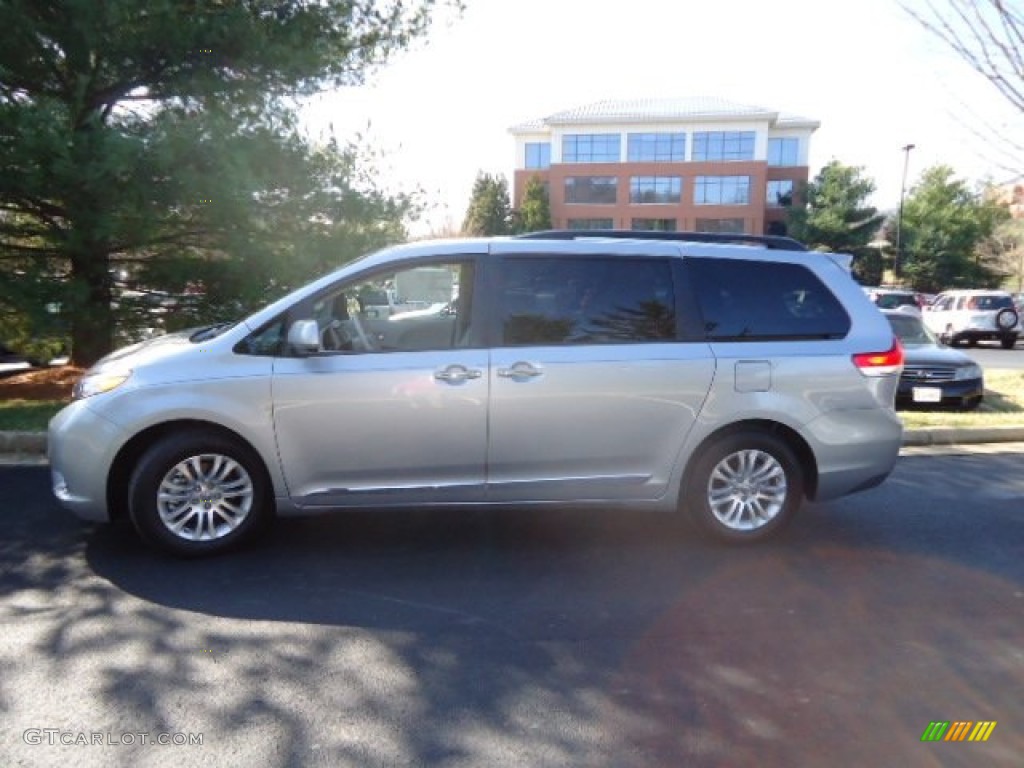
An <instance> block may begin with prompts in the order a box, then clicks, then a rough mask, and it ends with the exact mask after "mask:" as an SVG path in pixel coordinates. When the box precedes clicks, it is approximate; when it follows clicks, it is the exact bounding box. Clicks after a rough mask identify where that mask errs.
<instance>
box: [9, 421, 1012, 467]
mask: <svg viewBox="0 0 1024 768" xmlns="http://www.w3.org/2000/svg"><path fill="white" fill-rule="evenodd" d="M1019 442H1024V426H1019V427H928V428H926V429H907V430H904V431H903V445H906V446H928V445H972V444H977V443H1019ZM0 456H6V457H8V458H10V457H15V458H17V457H22V456H24V457H25V458H33V459H36V460H38V459H39V458H40V457H45V456H46V433H45V432H0Z"/></svg>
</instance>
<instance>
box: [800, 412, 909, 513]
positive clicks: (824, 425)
mask: <svg viewBox="0 0 1024 768" xmlns="http://www.w3.org/2000/svg"><path fill="white" fill-rule="evenodd" d="M805 437H806V438H807V439H808V442H809V443H810V447H811V450H812V451H813V452H814V455H815V457H816V458H817V462H818V483H817V488H816V489H815V491H814V493H813V494H812V496H811V498H813V499H814V500H816V501H827V500H828V499H835V498H838V497H840V496H845V495H847V494H850V493H855V492H857V491H862V490H864V489H866V488H871V487H874V486H876V485H878V484H879V483H881V482H882V481H883V480H885V478H887V477H888V476H889V474H890V473H891V472H892V470H893V467H895V466H896V459H897V458H898V457H899V453H900V445H901V444H902V442H903V423H902V422H901V421H900V418H899V416H897V415H896V412H895V411H893V410H891V409H888V408H876V409H871V410H852V411H830V412H828V413H825V414H822V415H821V416H820V417H818V418H817V419H815V420H814V421H812V422H810V423H809V424H807V425H806V427H805Z"/></svg>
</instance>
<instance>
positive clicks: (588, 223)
mask: <svg viewBox="0 0 1024 768" xmlns="http://www.w3.org/2000/svg"><path fill="white" fill-rule="evenodd" d="M567 226H568V227H569V229H611V228H612V220H611V219H569V221H568V223H567Z"/></svg>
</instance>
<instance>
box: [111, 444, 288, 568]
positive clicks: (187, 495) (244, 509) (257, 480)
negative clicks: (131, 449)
mask: <svg viewBox="0 0 1024 768" xmlns="http://www.w3.org/2000/svg"><path fill="white" fill-rule="evenodd" d="M128 499H129V515H130V517H131V520H132V523H133V524H134V526H135V529H136V530H137V531H138V532H139V535H140V536H141V537H142V538H143V539H144V540H145V541H146V542H148V543H149V544H151V545H153V546H155V547H157V548H159V549H162V550H164V551H166V552H169V553H171V554H173V555H177V556H179V557H198V556H202V555H212V554H216V553H219V552H223V551H224V550H227V549H230V548H232V547H234V546H236V545H238V544H240V543H241V542H242V541H244V540H245V539H247V538H249V537H251V536H252V535H254V534H255V533H256V532H257V531H258V530H260V529H261V528H262V527H263V525H264V523H265V522H266V521H267V519H268V517H269V510H270V501H269V494H268V483H267V480H266V479H265V473H264V471H263V465H262V463H261V462H260V460H259V458H258V457H257V456H256V455H255V454H254V452H253V451H252V450H250V449H249V448H248V447H246V446H244V445H242V444H241V443H239V442H237V441H235V440H232V439H230V438H228V437H226V436H223V435H220V434H217V433H213V432H201V431H195V432H184V433H178V434H172V435H169V436H168V437H165V438H164V439H163V440H161V441H159V442H157V443H156V444H155V445H153V446H152V447H151V448H150V449H149V450H148V451H146V453H145V454H144V455H143V457H142V459H141V460H140V461H139V463H138V465H137V466H136V467H135V471H134V472H133V473H132V478H131V483H130V485H129V491H128Z"/></svg>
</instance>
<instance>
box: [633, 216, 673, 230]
mask: <svg viewBox="0 0 1024 768" xmlns="http://www.w3.org/2000/svg"><path fill="white" fill-rule="evenodd" d="M632 229H635V230H639V231H644V232H675V231H676V220H675V219H633V224H632Z"/></svg>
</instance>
